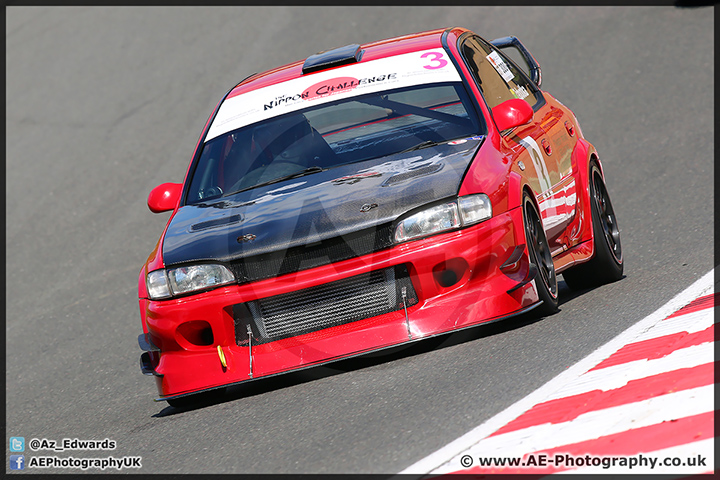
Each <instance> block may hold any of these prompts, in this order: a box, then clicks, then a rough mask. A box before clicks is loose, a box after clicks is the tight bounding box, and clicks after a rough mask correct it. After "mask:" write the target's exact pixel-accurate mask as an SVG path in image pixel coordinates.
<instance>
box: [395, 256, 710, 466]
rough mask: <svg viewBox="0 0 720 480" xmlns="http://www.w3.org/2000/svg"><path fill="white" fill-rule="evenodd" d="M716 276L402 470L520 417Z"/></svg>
mask: <svg viewBox="0 0 720 480" xmlns="http://www.w3.org/2000/svg"><path fill="white" fill-rule="evenodd" d="M713 280H714V270H710V271H709V272H708V273H706V274H705V275H704V276H703V277H702V278H700V279H699V280H697V281H696V282H695V283H693V284H692V285H690V286H689V287H688V288H686V289H685V290H683V291H682V292H680V293H679V294H677V295H676V296H675V297H673V298H672V299H671V300H670V301H669V302H667V303H666V304H665V305H663V306H662V307H660V308H659V309H657V310H656V311H655V312H653V313H651V314H650V315H648V316H647V317H645V318H644V319H642V320H640V321H639V322H637V323H636V324H635V325H633V326H632V327H630V328H628V329H627V330H625V331H624V332H622V333H621V334H619V335H618V336H617V337H615V338H614V339H612V340H610V341H609V342H608V343H606V344H605V345H603V346H602V347H600V348H598V349H597V350H595V351H594V352H592V353H591V354H590V355H588V356H587V357H585V358H584V359H583V360H581V361H579V362H578V363H576V364H575V365H573V366H571V367H570V368H568V369H567V370H565V371H564V372H562V373H560V374H559V375H558V376H556V377H555V378H553V379H552V380H550V381H549V382H548V383H546V384H545V385H543V386H542V387H540V388H538V389H537V390H535V391H534V392H533V393H531V394H530V395H528V396H526V397H525V398H523V399H521V400H520V401H518V402H516V403H514V404H513V405H511V406H509V407H508V408H506V409H505V410H503V411H502V412H500V413H498V414H497V415H495V416H494V417H492V418H490V419H488V420H487V421H486V422H484V423H482V424H481V425H479V426H477V427H475V428H474V429H472V430H470V431H469V432H468V433H466V434H465V435H463V436H461V437H459V438H457V439H456V440H454V441H452V442H450V443H449V444H447V445H445V446H444V447H442V448H440V449H439V450H437V451H436V452H434V453H431V454H430V455H428V456H427V457H425V458H423V459H421V460H419V461H418V462H416V463H414V464H412V465H410V466H409V467H407V468H406V469H404V470H403V471H402V472H400V473H401V474H408V473H415V474H417V473H420V474H426V473H428V472H431V471H433V470H435V469H436V468H438V467H439V466H440V465H442V464H444V463H445V462H447V461H448V460H450V459H451V458H454V457H455V456H457V455H458V454H459V453H460V452H462V451H464V450H467V449H468V448H469V447H471V446H472V445H474V444H476V443H478V442H479V441H480V440H482V439H483V438H485V437H487V436H488V435H491V434H492V433H493V432H495V431H496V430H498V429H499V428H501V427H503V426H504V425H506V424H507V423H509V422H510V421H512V420H514V419H515V418H517V417H519V416H520V415H521V414H522V413H524V412H526V411H527V410H529V409H530V408H532V407H533V406H534V405H537V404H538V403H542V402H544V401H545V400H546V399H547V398H549V397H550V395H552V394H553V392H555V391H557V390H559V389H560V388H562V387H564V386H565V385H567V384H568V383H570V382H572V381H573V380H574V379H576V378H577V377H579V376H580V375H582V374H583V373H585V372H587V371H588V370H590V369H591V368H593V367H594V366H596V365H597V364H598V363H600V362H601V361H603V360H605V359H606V358H607V357H609V356H610V355H612V354H613V353H615V352H616V351H617V350H619V349H620V348H621V347H623V346H624V345H626V344H628V343H632V342H633V341H634V339H635V338H637V337H638V336H639V335H642V334H643V333H644V332H646V331H647V330H648V329H650V328H651V327H652V326H653V325H655V324H656V323H657V322H660V321H662V320H663V319H665V318H667V317H668V316H670V315H671V314H673V313H675V312H676V311H677V310H679V309H680V308H682V307H684V306H685V305H687V304H688V303H690V302H691V301H693V300H695V299H696V298H698V297H701V296H703V295H705V294H707V293H710V292H711V291H712V289H713Z"/></svg>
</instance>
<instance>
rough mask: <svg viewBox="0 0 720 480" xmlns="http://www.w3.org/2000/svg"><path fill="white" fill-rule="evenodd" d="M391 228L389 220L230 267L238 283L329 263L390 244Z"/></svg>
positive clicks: (260, 256) (245, 260)
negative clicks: (378, 224)
mask: <svg viewBox="0 0 720 480" xmlns="http://www.w3.org/2000/svg"><path fill="white" fill-rule="evenodd" d="M391 230H392V225H391V224H389V223H388V224H384V225H380V226H378V227H373V228H369V229H365V230H361V231H359V232H353V233H350V234H348V235H343V236H339V237H333V238H329V239H326V240H323V241H321V242H317V243H314V244H309V245H302V246H299V247H293V248H289V249H287V250H280V251H277V252H269V253H264V254H261V255H255V256H251V257H246V258H241V259H239V260H235V261H233V262H231V268H232V269H233V273H234V274H235V278H237V279H238V283H247V282H254V281H256V280H262V279H265V278H272V277H277V276H279V275H285V274H287V273H294V272H298V271H300V270H305V269H309V268H314V267H319V266H321V265H329V264H331V263H335V262H340V261H342V260H347V259H349V258H354V257H359V256H362V255H367V254H369V253H373V252H377V251H379V250H382V249H385V248H388V247H390V246H392V235H391Z"/></svg>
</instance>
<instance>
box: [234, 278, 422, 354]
mask: <svg viewBox="0 0 720 480" xmlns="http://www.w3.org/2000/svg"><path fill="white" fill-rule="evenodd" d="M403 290H404V291H405V295H406V298H405V304H406V305H407V306H408V307H409V306H411V305H415V304H416V303H417V302H418V298H417V294H416V293H415V289H414V288H413V286H412V282H411V281H410V277H409V276H408V272H407V268H406V267H405V266H404V265H399V266H396V267H391V268H386V269H383V270H376V271H374V272H370V273H365V274H362V275H357V276H354V277H350V278H346V279H344V280H338V281H336V282H331V283H327V284H325V285H318V286H315V287H310V288H307V289H304V290H299V291H297V292H291V293H286V294H282V295H276V296H274V297H268V298H263V299H260V300H254V301H251V302H247V303H243V304H238V305H234V306H233V313H234V316H235V339H236V341H237V343H238V345H247V343H248V338H247V325H250V328H251V329H252V332H253V343H267V342H272V341H275V340H280V339H282V338H288V337H293V336H297V335H302V334H305V333H310V332H314V331H317V330H322V329H324V328H328V327H333V326H337V325H344V324H346V323H350V322H355V321H358V320H363V319H366V318H370V317H374V316H377V315H382V314H385V313H389V312H394V311H396V310H401V309H403Z"/></svg>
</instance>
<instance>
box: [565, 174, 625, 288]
mask: <svg viewBox="0 0 720 480" xmlns="http://www.w3.org/2000/svg"><path fill="white" fill-rule="evenodd" d="M588 178H589V182H590V209H591V211H592V226H593V241H594V242H595V255H594V256H593V258H592V259H591V260H590V261H588V262H586V263H583V264H581V265H578V266H577V267H573V268H571V269H569V270H566V271H565V272H563V278H564V279H565V283H566V284H567V286H568V287H570V288H572V289H573V290H580V289H584V288H589V287H594V286H597V285H602V284H604V283H610V282H614V281H617V280H620V279H621V278H622V275H623V255H622V246H621V244H620V229H619V227H618V223H617V218H616V217H615V210H613V206H612V202H611V201H610V195H608V191H607V188H605V181H604V180H603V177H602V174H601V173H600V169H599V168H598V166H597V164H595V163H594V162H593V163H591V164H590V175H589V177H588Z"/></svg>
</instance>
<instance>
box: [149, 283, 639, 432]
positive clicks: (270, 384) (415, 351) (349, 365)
mask: <svg viewBox="0 0 720 480" xmlns="http://www.w3.org/2000/svg"><path fill="white" fill-rule="evenodd" d="M623 278H625V276H623ZM591 290H593V288H588V289H585V290H571V289H570V288H569V287H568V286H567V285H566V284H565V281H564V280H558V294H559V296H560V307H562V305H563V304H566V303H568V302H571V301H572V300H574V299H575V298H578V297H581V296H582V295H584V294H585V293H587V292H589V291H591ZM561 310H562V308H561ZM545 318H546V317H542V316H540V315H538V314H537V313H536V312H534V311H532V310H531V311H529V312H527V313H524V314H522V315H518V316H516V317H511V318H508V319H505V320H501V321H497V322H491V323H484V324H481V325H475V326H473V327H470V328H467V329H465V330H460V331H456V332H450V333H445V334H442V335H437V336H435V337H430V338H425V339H422V340H419V341H417V342H413V343H410V344H406V345H399V346H396V347H391V348H387V349H385V350H381V351H376V352H371V353H366V354H363V355H359V356H357V357H353V358H348V359H345V360H339V361H336V362H333V363H330V364H327V365H320V366H316V367H310V368H307V369H304V370H300V371H296V372H289V373H284V374H282V375H278V376H275V377H269V378H260V379H257V380H255V381H253V382H250V383H246V384H242V385H234V386H229V387H227V388H226V389H218V390H214V391H210V392H207V393H204V394H200V395H198V396H197V402H195V403H194V404H191V405H188V406H183V407H171V406H167V407H165V408H164V409H163V410H161V411H160V412H158V413H156V414H155V415H153V417H155V418H162V417H167V416H172V415H176V414H179V413H183V412H187V411H192V410H197V409H200V408H205V407H209V406H211V405H218V404H222V403H227V402H232V401H235V400H240V399H242V398H248V397H253V396H255V395H262V394H265V393H268V392H272V391H275V390H280V389H283V388H287V387H292V386H295V385H300V384H303V383H306V382H311V381H314V380H319V379H322V378H328V377H332V376H335V375H341V374H344V373H347V372H351V371H356V370H361V369H364V368H370V367H374V366H377V365H382V364H384V363H388V362H392V361H395V360H399V359H404V358H409V357H413V356H416V355H422V354H425V353H428V352H431V351H433V350H439V349H443V348H448V347H452V346H455V345H460V344H462V343H466V342H471V341H474V340H478V339H481V338H486V337H492V336H494V335H499V334H502V333H505V332H510V331H512V330H516V329H518V328H523V327H526V326H528V325H531V324H533V323H537V322H539V321H541V320H543V319H545Z"/></svg>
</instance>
